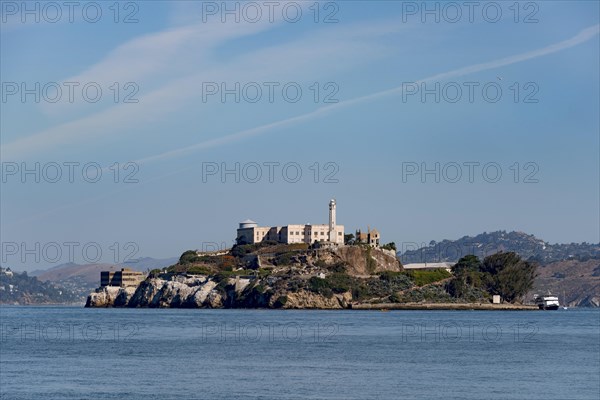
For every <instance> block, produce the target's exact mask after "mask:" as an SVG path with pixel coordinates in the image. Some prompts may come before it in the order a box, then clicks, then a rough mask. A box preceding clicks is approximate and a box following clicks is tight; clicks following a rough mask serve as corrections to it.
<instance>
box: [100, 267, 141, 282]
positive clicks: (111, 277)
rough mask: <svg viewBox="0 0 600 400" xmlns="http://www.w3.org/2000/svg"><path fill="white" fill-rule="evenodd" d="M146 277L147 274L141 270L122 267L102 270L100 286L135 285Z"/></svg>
mask: <svg viewBox="0 0 600 400" xmlns="http://www.w3.org/2000/svg"><path fill="white" fill-rule="evenodd" d="M144 279H145V275H144V273H142V272H139V271H133V270H131V269H129V268H122V269H121V270H120V271H101V272H100V286H101V287H104V286H120V287H135V286H137V285H139V284H140V282H141V281H143V280H144Z"/></svg>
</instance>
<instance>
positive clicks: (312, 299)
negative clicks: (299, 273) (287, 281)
mask: <svg viewBox="0 0 600 400" xmlns="http://www.w3.org/2000/svg"><path fill="white" fill-rule="evenodd" d="M273 297H275V296H273ZM286 298H287V301H286V303H285V304H284V305H283V308H301V309H303V308H318V309H337V308H342V306H341V304H340V301H339V300H338V298H337V297H335V296H333V297H332V298H329V299H328V298H327V297H325V296H322V295H319V294H316V293H312V292H307V291H304V290H301V291H299V292H296V293H288V294H287V295H286Z"/></svg>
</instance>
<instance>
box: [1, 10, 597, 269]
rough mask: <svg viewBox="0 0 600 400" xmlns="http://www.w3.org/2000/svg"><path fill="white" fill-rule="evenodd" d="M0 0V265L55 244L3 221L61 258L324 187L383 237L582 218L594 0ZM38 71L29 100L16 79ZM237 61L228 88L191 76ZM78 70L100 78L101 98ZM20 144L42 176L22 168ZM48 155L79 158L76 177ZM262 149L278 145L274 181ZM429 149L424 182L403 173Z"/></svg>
mask: <svg viewBox="0 0 600 400" xmlns="http://www.w3.org/2000/svg"><path fill="white" fill-rule="evenodd" d="M1 3H2V25H1V28H2V30H1V39H0V44H1V61H0V68H1V75H2V79H1V80H2V85H3V86H2V96H3V97H2V103H1V106H2V114H1V117H2V118H1V122H0V128H1V133H2V137H1V145H2V149H1V156H2V162H3V164H2V165H3V182H2V191H1V194H0V196H1V197H0V198H1V212H2V223H1V234H2V242H3V252H4V254H3V258H4V259H3V260H2V264H3V265H7V266H11V265H14V266H16V267H25V266H27V267H28V268H31V269H36V268H39V267H44V266H46V265H48V264H52V263H51V262H47V261H48V259H49V258H53V257H52V256H49V255H48V254H50V253H48V254H45V255H43V254H42V255H41V257H40V259H39V261H37V260H35V259H34V256H32V255H27V254H23V249H22V248H20V249H19V250H18V251H16V252H15V251H14V248H13V247H10V246H11V245H8V247H6V246H7V245H6V243H17V244H19V246H21V244H23V243H24V244H25V248H26V249H35V248H36V246H39V247H40V250H39V252H40V253H41V252H42V250H41V249H42V248H46V249H48V248H49V245H48V244H49V243H58V244H59V246H60V247H61V250H62V252H63V254H62V257H60V260H58V262H56V263H59V262H65V261H69V259H68V258H69V257H68V255H67V248H68V246H65V245H64V243H71V242H75V243H78V244H79V246H76V249H75V251H74V261H76V262H84V261H89V258H94V257H83V256H82V251H81V249H82V248H83V247H84V246H85V245H86V244H89V243H94V244H98V246H99V248H100V249H101V250H102V257H101V258H100V260H101V261H105V262H112V261H115V260H116V261H122V258H124V254H129V251H130V250H131V249H132V248H133V247H131V246H130V245H129V244H130V243H135V246H134V247H135V254H134V255H135V256H137V257H139V256H150V257H156V258H162V257H172V256H178V255H179V254H181V253H182V252H183V251H184V250H186V249H190V248H202V247H203V243H205V244H206V243H207V242H216V243H226V244H228V245H229V244H231V241H232V240H233V239H234V237H235V229H236V226H237V223H238V222H240V221H242V220H244V219H246V218H252V219H254V220H256V221H258V222H259V223H260V224H264V225H285V224H287V223H308V222H310V223H325V222H326V221H327V203H328V200H329V198H331V197H335V198H336V199H337V202H338V222H339V223H343V224H344V225H345V226H346V230H347V231H351V232H353V231H354V230H355V229H357V228H363V229H365V228H366V227H367V226H371V227H377V228H378V230H379V231H380V232H381V233H382V236H383V240H384V241H386V242H388V241H394V242H396V243H397V244H401V243H414V242H416V243H421V242H429V241H430V240H442V239H445V238H449V239H453V238H459V237H462V236H464V235H472V234H477V233H481V232H483V231H493V230H498V229H506V230H520V231H525V232H528V233H532V234H535V235H536V236H538V237H540V238H542V239H544V240H547V241H549V242H552V243H555V242H581V241H587V242H598V241H599V240H600V239H599V231H598V226H599V219H600V216H599V184H598V182H599V180H600V177H599V151H598V150H599V142H598V140H599V135H598V133H599V129H600V128H599V115H598V109H599V108H600V104H599V82H598V79H599V78H598V71H599V69H600V66H599V53H598V49H599V43H598V42H599V35H598V23H599V8H598V7H599V5H598V2H594V1H569V2H561V1H551V2H550V1H547V2H521V3H519V4H518V7H516V8H515V6H514V3H513V2H496V3H493V4H491V3H490V2H481V3H477V5H476V8H475V9H474V10H473V14H472V16H471V17H470V16H469V10H468V9H467V8H464V6H460V5H461V4H462V3H461V2H458V3H453V4H458V5H459V6H460V7H462V8H461V13H462V15H461V16H460V17H459V16H458V15H457V14H455V11H456V10H455V9H452V8H449V6H446V4H447V3H438V2H428V3H427V7H429V9H433V10H435V7H438V10H439V14H438V17H439V21H436V15H435V14H427V13H425V11H426V10H424V9H423V8H422V7H423V3H422V2H416V3H413V2H395V1H379V2H377V1H369V2H366V1H346V2H337V3H331V2H321V3H318V4H317V5H316V6H315V3H314V2H312V1H311V2H292V4H291V5H290V4H287V5H286V4H285V3H284V2H278V3H277V5H276V7H275V9H274V12H273V20H270V19H269V17H268V8H267V6H265V4H264V2H255V3H253V6H254V5H256V6H257V7H258V8H259V9H260V10H261V12H262V17H261V18H257V19H256V21H255V22H250V21H249V19H252V18H253V17H254V14H252V13H251V12H253V10H252V9H251V8H245V9H244V8H243V7H250V6H248V5H246V3H247V2H246V3H244V2H240V3H239V4H240V5H239V7H240V8H239V10H240V11H239V13H238V16H239V18H240V21H239V22H236V21H235V17H236V15H229V14H224V15H222V14H221V12H222V11H223V8H222V7H224V3H223V2H199V1H198V2H195V1H181V2H178V1H172V2H160V1H142V2H137V3H132V2H121V3H120V7H119V15H118V16H116V15H115V9H114V8H113V9H110V8H109V6H110V5H111V4H113V3H112V2H107V3H104V2H100V3H99V4H100V7H101V12H102V15H101V17H99V18H98V21H97V22H95V23H91V22H89V20H92V19H94V14H93V12H92V11H94V10H91V11H90V10H89V9H87V12H88V13H87V14H84V13H82V10H81V9H80V8H76V9H75V10H74V13H73V21H72V22H71V21H69V16H68V10H67V9H66V8H63V9H61V10H60V11H61V12H62V17H61V18H57V19H58V20H57V22H56V23H50V22H47V21H46V20H52V19H53V18H55V16H56V14H54V13H53V12H54V10H52V9H46V10H44V9H39V10H37V13H38V15H37V17H39V22H36V20H35V17H36V15H35V14H26V13H23V10H22V9H20V7H21V4H22V3H21V2H16V3H15V2H5V1H2V2H1ZM7 3H11V4H9V5H7ZM14 4H16V9H15V7H14ZM28 4H29V5H30V6H31V8H32V9H34V8H33V7H35V5H34V2H31V3H28ZM42 4H43V3H42ZM58 4H61V3H60V2H59V3H58ZM80 4H81V7H83V6H84V5H85V4H86V3H80ZM227 4H229V7H231V8H232V9H233V8H234V7H235V2H228V3H227ZM40 7H41V6H40ZM215 7H216V8H215ZM284 7H285V8H286V9H287V10H291V11H289V12H290V14H287V15H285V14H283V12H282V9H283V8H284ZM298 7H300V9H301V11H302V15H301V17H299V20H298V21H297V22H290V20H291V19H292V18H293V17H294V13H293V11H296V10H297V8H298ZM316 9H318V10H319V14H318V16H316V15H315V10H316ZM483 9H485V10H486V11H485V12H484V11H483ZM517 9H518V11H519V12H518V14H516V10H517ZM244 10H245V11H244ZM498 10H499V11H500V15H499V16H498V18H497V21H496V15H497V14H495V13H496V11H498ZM35 12H36V11H35V9H34V13H35ZM290 15H291V17H290ZM126 16H129V18H130V19H132V20H137V22H133V23H124V19H125V18H126ZM327 16H329V17H330V18H329V20H328V22H329V23H326V22H325V21H324V20H325V19H326V17H327ZM115 17H116V19H117V21H118V22H115ZM222 17H223V18H225V19H226V20H225V22H223V21H222ZM315 18H316V19H317V21H316V22H315ZM453 19H456V22H453V21H452V20H453ZM23 20H24V22H23ZM331 20H337V22H332V21H331ZM536 21H537V22H536ZM36 82H37V83H39V85H40V86H39V87H40V90H39V91H37V92H38V93H39V94H40V101H39V102H36V101H35V94H29V95H26V96H25V98H24V99H23V98H22V97H21V89H22V88H23V86H22V85H24V86H25V87H26V88H29V89H30V90H33V92H36V89H35V88H36V86H35V84H36ZM69 82H73V84H71V85H74V86H73V87H74V89H73V90H74V91H73V99H72V100H73V101H72V102H70V101H69V99H68V86H67V85H68V84H67V83H69ZM236 82H237V83H239V85H240V90H239V91H238V93H239V96H240V100H239V102H236V101H235V95H234V94H229V95H226V96H225V98H224V99H222V98H221V95H220V93H216V94H209V92H207V90H209V88H212V89H215V88H218V89H219V91H220V89H221V84H224V85H225V87H226V88H229V89H234V88H235V84H236ZM436 84H437V85H439V86H436ZM85 85H88V86H92V89H94V88H96V87H100V89H101V90H102V95H101V96H98V101H97V102H91V101H88V100H90V99H91V98H92V97H93V96H94V92H92V94H91V95H89V92H87V93H88V95H89V97H88V100H86V99H85V98H84V95H83V93H82V90H81V88H82V87H83V86H85ZM115 85H116V86H115ZM268 85H271V87H273V88H274V89H273V98H272V101H269V99H268V87H269V86H268ZM422 85H425V86H422ZM56 86H58V87H60V88H61V90H62V96H61V97H60V98H58V97H57V96H55V95H56V93H55V92H53V90H55V87H56ZM244 86H245V87H246V89H245V90H247V91H246V92H244V91H243V90H242V88H243V87H244ZM256 87H259V88H260V89H261V91H262V97H261V98H260V99H259V100H257V101H255V102H253V100H255V97H254V95H255V93H256V91H255V90H256ZM283 87H287V88H288V89H289V90H291V91H288V92H286V93H284V92H283V91H282V88H283ZM42 88H46V89H42ZM117 88H118V90H119V94H118V97H117V98H116V101H115V93H116V90H117ZM290 88H291V89H290ZM297 88H300V90H301V91H302V95H301V96H298V99H297V100H298V101H296V102H292V100H293V97H294V93H295V90H296V89H297ZM317 88H318V94H317ZM436 88H439V89H436ZM457 88H459V89H460V90H461V94H460V96H459V95H458V93H459V92H457ZM468 88H472V90H473V92H472V93H471V94H472V96H473V97H472V99H469V89H468ZM483 88H486V89H485V91H484V89H483ZM498 88H500V90H501V95H497V93H499V92H497V89H498ZM422 89H428V90H430V94H428V95H426V96H425V97H421V90H422ZM44 90H46V92H44ZM415 90H418V92H416V93H415ZM234 91H235V90H234ZM411 91H412V92H411ZM290 93H291V94H290ZM436 93H437V94H438V95H439V101H438V102H436V98H435V96H436ZM126 95H130V97H129V99H134V100H137V102H135V103H131V102H125V99H126ZM286 95H287V96H288V97H286ZM326 99H327V100H333V101H337V102H334V103H331V102H326ZM36 163H39V165H40V177H39V178H40V179H39V182H36V181H35V178H36V177H35V175H34V174H29V175H25V177H22V176H21V170H22V169H23V168H29V169H35V165H36ZM54 163H56V164H58V165H59V166H61V172H62V174H63V175H62V178H61V179H58V182H56V183H52V182H51V181H52V180H53V176H54V172H53V171H55V169H53V168H54V166H55V165H56V164H54ZM64 163H79V164H77V165H76V164H70V165H73V167H72V168H73V171H74V178H73V182H69V179H68V177H67V175H68V171H69V170H68V167H67V166H65V165H66V164H64ZM90 163H94V164H90ZM115 163H118V164H117V167H115ZM236 163H239V165H240V176H239V182H236V179H235V178H236V177H235V175H233V174H229V175H226V176H225V179H224V182H223V179H222V178H221V177H220V175H219V173H217V174H216V175H208V176H204V177H203V166H204V169H205V172H206V168H212V167H214V166H215V165H216V166H217V167H218V168H219V170H220V169H221V167H222V166H223V165H224V166H226V167H227V168H229V169H234V168H235V165H236ZM254 163H256V164H254ZM265 163H266V164H265ZM269 163H279V164H278V165H276V164H271V165H274V167H273V168H274V172H275V175H274V177H273V179H272V182H270V181H269V179H268V176H267V175H268V171H269V167H268V165H269ZM290 163H295V164H290ZM315 163H318V164H315ZM86 164H87V165H88V166H89V165H91V167H92V168H91V169H88V170H87V171H88V175H86V179H87V180H86V179H83V177H82V175H81V172H82V171H81V170H82V166H83V165H86ZM257 164H258V165H260V166H261V171H262V177H261V178H260V179H258V181H257V182H255V183H253V182H251V181H252V177H253V176H254V172H253V171H255V169H253V168H255V166H256V165H257ZM286 164H287V165H288V167H290V165H291V167H290V168H292V169H288V172H290V171H291V172H290V174H289V175H286V176H285V177H284V176H283V175H282V166H283V165H286ZM67 165H69V164H67ZM317 165H318V168H317V167H316V166H317ZM436 165H439V167H437V168H438V171H439V180H438V181H437V182H436V176H435V174H433V173H432V174H428V175H425V176H421V170H422V169H423V168H427V169H430V170H435V168H436ZM468 165H472V166H473V167H472V168H474V169H473V172H474V175H473V177H472V179H471V180H469V178H468V172H469V167H468ZM97 166H100V168H102V169H101V172H102V176H101V178H100V179H99V180H98V181H97V182H88V180H89V181H92V180H94V179H93V176H92V175H94V173H95V171H96V167H97ZM111 166H112V167H111ZM415 166H416V168H418V170H417V171H416V172H415V170H414V168H415ZM457 166H458V167H460V171H461V173H462V175H461V176H460V177H457V175H456V171H457ZM484 166H487V167H486V168H487V169H486V171H487V174H485V175H484V174H483V173H482V170H483V167H484ZM15 168H17V171H16V172H15V170H14V169H15ZM298 168H300V170H301V172H302V176H301V177H300V178H299V179H298V181H297V182H293V181H294V175H295V171H296V170H297V169H298ZM410 168H413V169H412V170H411V169H410ZM115 169H116V170H119V172H120V173H119V176H117V177H116V176H115ZM316 169H318V170H319V172H320V173H319V176H318V177H316V176H315V170H316ZM242 170H243V171H242ZM498 170H499V171H500V172H501V173H502V175H501V177H499V178H498V179H497V181H495V180H496V179H495V174H496V171H498ZM90 171H92V172H90ZM517 171H518V174H517ZM243 172H246V173H247V174H248V175H244V174H243ZM403 172H404V174H403ZM409 172H415V173H414V174H409ZM329 173H333V175H332V176H330V177H329V178H330V179H326V176H327V175H328V174H329ZM128 174H132V175H130V176H129V179H127V176H128ZM250 175H251V176H250ZM132 179H135V180H137V181H138V182H137V183H127V182H125V181H127V180H132ZM315 179H316V180H317V183H315ZM115 180H117V182H115ZM332 180H333V181H332ZM515 181H516V182H515ZM115 243H117V246H116V247H118V248H119V249H120V250H121V251H120V252H119V254H118V255H116V254H115V250H114V248H115V247H114V244H115ZM111 246H112V247H111ZM34 251H35V250H34ZM48 251H50V250H48ZM9 253H10V254H9ZM12 253H15V254H12ZM22 256H23V257H24V259H25V262H22V258H23V257H22ZM84 258H85V259H84Z"/></svg>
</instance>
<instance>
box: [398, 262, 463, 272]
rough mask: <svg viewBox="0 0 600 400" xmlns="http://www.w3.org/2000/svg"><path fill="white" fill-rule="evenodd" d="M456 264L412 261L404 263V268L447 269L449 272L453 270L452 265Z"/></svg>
mask: <svg viewBox="0 0 600 400" xmlns="http://www.w3.org/2000/svg"><path fill="white" fill-rule="evenodd" d="M453 265H454V264H452V263H448V262H441V263H412V264H402V267H404V269H439V268H442V269H445V270H446V271H448V272H452V266H453Z"/></svg>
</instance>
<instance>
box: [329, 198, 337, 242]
mask: <svg viewBox="0 0 600 400" xmlns="http://www.w3.org/2000/svg"><path fill="white" fill-rule="evenodd" d="M335 231H336V229H335V199H331V200H330V201H329V241H330V242H337V240H336V235H335Z"/></svg>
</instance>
